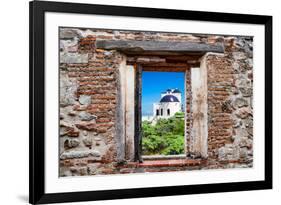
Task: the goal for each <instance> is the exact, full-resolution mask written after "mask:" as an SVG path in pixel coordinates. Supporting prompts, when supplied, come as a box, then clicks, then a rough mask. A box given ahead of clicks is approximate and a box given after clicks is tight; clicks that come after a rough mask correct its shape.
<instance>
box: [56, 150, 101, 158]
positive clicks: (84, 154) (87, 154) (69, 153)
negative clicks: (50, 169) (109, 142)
mask: <svg viewBox="0 0 281 205" xmlns="http://www.w3.org/2000/svg"><path fill="white" fill-rule="evenodd" d="M83 157H100V152H99V151H96V150H90V151H65V152H63V153H62V154H61V155H60V159H73V158H83Z"/></svg>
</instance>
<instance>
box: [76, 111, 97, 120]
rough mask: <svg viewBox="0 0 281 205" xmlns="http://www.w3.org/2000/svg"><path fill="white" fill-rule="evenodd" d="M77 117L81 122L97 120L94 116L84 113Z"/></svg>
mask: <svg viewBox="0 0 281 205" xmlns="http://www.w3.org/2000/svg"><path fill="white" fill-rule="evenodd" d="M79 117H80V119H81V120H82V121H91V120H93V119H96V118H97V117H96V116H95V115H91V114H90V113H87V112H85V111H83V112H80V113H79Z"/></svg>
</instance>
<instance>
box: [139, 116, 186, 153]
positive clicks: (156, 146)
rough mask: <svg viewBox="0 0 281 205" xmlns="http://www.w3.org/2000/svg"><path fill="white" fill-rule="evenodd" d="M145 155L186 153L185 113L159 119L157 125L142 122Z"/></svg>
mask: <svg viewBox="0 0 281 205" xmlns="http://www.w3.org/2000/svg"><path fill="white" fill-rule="evenodd" d="M142 135H143V137H142V148H143V154H144V155H176V154H183V153H184V113H182V112H179V113H176V114H175V115H174V116H173V117H171V118H168V119H159V120H158V121H157V123H156V124H155V125H152V124H151V123H150V122H148V121H143V122H142Z"/></svg>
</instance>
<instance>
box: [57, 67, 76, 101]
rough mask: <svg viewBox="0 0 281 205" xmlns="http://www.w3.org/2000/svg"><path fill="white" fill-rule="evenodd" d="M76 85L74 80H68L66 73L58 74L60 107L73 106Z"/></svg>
mask: <svg viewBox="0 0 281 205" xmlns="http://www.w3.org/2000/svg"><path fill="white" fill-rule="evenodd" d="M77 88H78V83H77V81H76V80H75V79H70V78H69V77H68V75H67V73H66V72H63V71H61V72H60V105H61V106H68V105H73V104H74V103H75V102H76V100H77V97H76V92H77Z"/></svg>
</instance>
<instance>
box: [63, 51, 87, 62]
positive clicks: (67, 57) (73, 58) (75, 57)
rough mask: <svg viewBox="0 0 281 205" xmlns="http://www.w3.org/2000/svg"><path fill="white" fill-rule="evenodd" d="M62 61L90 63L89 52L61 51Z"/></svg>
mask: <svg viewBox="0 0 281 205" xmlns="http://www.w3.org/2000/svg"><path fill="white" fill-rule="evenodd" d="M60 63H66V64H79V63H88V54H78V53H63V52H61V53H60Z"/></svg>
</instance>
